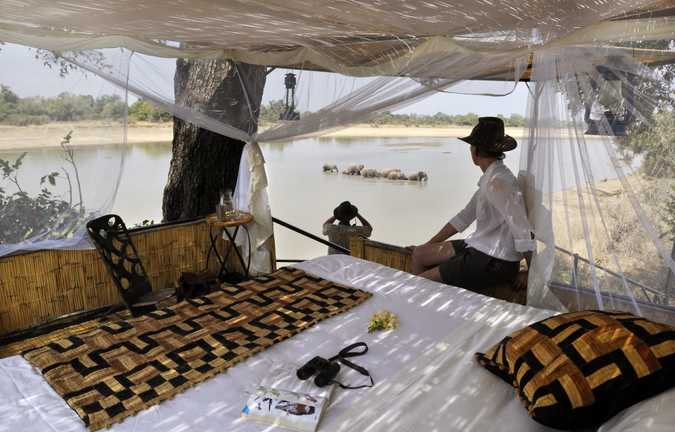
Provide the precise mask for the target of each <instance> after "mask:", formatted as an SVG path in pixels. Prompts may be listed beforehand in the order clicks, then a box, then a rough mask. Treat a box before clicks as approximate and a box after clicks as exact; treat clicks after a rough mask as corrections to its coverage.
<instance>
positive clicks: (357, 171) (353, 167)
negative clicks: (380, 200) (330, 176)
mask: <svg viewBox="0 0 675 432" xmlns="http://www.w3.org/2000/svg"><path fill="white" fill-rule="evenodd" d="M362 169H363V165H359V164H349V166H348V167H347V169H346V170H345V171H346V174H349V175H361V170H362ZM345 171H343V172H342V173H343V174H345Z"/></svg>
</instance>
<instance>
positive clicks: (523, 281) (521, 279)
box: [511, 270, 529, 291]
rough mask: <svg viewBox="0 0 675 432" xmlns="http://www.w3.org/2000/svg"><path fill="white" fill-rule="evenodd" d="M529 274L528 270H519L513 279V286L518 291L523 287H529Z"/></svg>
mask: <svg viewBox="0 0 675 432" xmlns="http://www.w3.org/2000/svg"><path fill="white" fill-rule="evenodd" d="M528 276H529V271H528V270H524V271H521V272H518V274H517V275H516V277H514V278H513V279H512V280H511V286H512V287H513V289H515V290H517V291H520V290H523V289H525V288H527V278H528Z"/></svg>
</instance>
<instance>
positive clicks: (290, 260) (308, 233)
mask: <svg viewBox="0 0 675 432" xmlns="http://www.w3.org/2000/svg"><path fill="white" fill-rule="evenodd" d="M272 222H274V223H276V224H279V225H281V226H282V227H284V228H288V229H289V230H291V231H294V232H296V233H298V234H300V235H303V236H305V237H307V238H310V239H312V240H314V241H317V242H319V243H321V244H324V245H326V246H330V247H332V248H333V249H336V250H338V251H340V252H342V253H344V254H347V255H349V249H347V248H344V247H342V246H340V245H337V244H335V243H332V242H329V241H328V240H326V239H323V238H321V237H318V236H315V235H314V234H312V233H310V232H307V231H305V230H303V229H300V228H298V227H296V226H294V225H291V224H289V223H288V222H284V221H282V220H280V219H277V218H275V217H274V216H272ZM302 261H304V260H302V259H277V262H302Z"/></svg>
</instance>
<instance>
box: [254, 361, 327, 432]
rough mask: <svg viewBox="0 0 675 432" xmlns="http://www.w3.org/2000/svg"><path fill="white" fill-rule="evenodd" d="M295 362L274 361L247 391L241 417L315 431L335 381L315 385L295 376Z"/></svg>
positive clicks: (296, 368) (310, 380) (312, 381)
mask: <svg viewBox="0 0 675 432" xmlns="http://www.w3.org/2000/svg"><path fill="white" fill-rule="evenodd" d="M297 370H298V367H297V366H294V365H290V364H287V363H283V362H276V363H274V364H273V365H272V367H271V368H270V371H269V372H268V374H267V376H265V378H264V379H263V381H262V382H261V383H260V386H258V387H253V388H251V389H249V391H247V393H248V394H249V397H248V401H247V402H246V406H245V407H244V410H243V411H242V413H241V417H242V418H244V419H247V420H253V421H257V422H262V423H269V424H273V425H277V426H282V427H286V428H289V429H295V430H299V431H304V432H314V431H315V430H316V428H317V426H318V425H319V421H320V420H321V417H322V415H323V413H324V412H325V411H326V409H327V408H328V404H329V403H330V397H331V396H332V394H333V391H334V390H335V386H336V384H331V385H329V386H326V387H317V386H316V385H315V384H314V380H313V378H310V379H307V380H301V379H299V378H298V377H297V375H296V372H297Z"/></svg>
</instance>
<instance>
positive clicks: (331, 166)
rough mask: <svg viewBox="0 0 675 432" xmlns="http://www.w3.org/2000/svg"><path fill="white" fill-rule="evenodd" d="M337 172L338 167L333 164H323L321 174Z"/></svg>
mask: <svg viewBox="0 0 675 432" xmlns="http://www.w3.org/2000/svg"><path fill="white" fill-rule="evenodd" d="M326 171H330V172H338V167H337V165H335V164H323V172H326Z"/></svg>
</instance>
